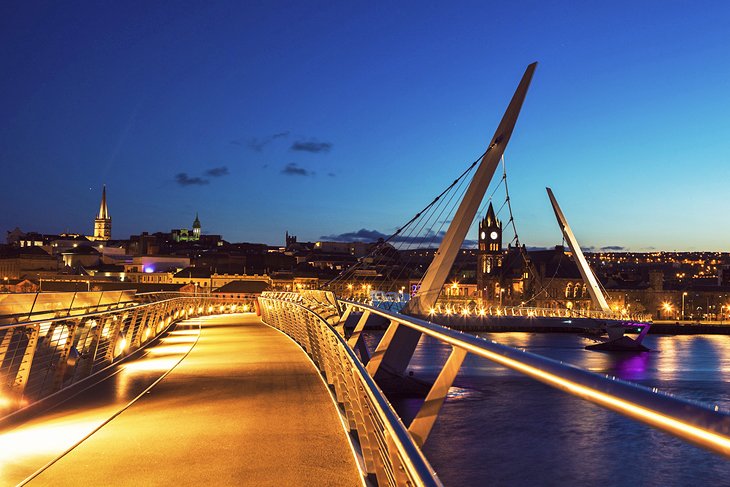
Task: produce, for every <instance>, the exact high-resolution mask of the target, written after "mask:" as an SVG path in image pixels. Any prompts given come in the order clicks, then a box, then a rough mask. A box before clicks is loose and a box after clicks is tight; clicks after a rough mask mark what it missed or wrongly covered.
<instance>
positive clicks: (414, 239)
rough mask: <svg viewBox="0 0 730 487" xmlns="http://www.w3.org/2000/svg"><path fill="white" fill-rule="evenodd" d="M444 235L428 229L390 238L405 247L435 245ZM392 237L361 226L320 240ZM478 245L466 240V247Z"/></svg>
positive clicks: (362, 240)
mask: <svg viewBox="0 0 730 487" xmlns="http://www.w3.org/2000/svg"><path fill="white" fill-rule="evenodd" d="M444 235H446V232H444V231H441V232H434V231H433V230H428V231H427V232H425V233H423V234H421V235H396V236H395V237H393V238H392V239H390V240H389V242H390V243H392V244H403V247H404V248H409V247H419V246H423V245H426V246H429V247H435V246H437V245H438V244H440V243H441V240H443V238H444ZM388 237H390V235H386V234H384V233H383V232H379V231H378V230H368V229H366V228H361V229H360V230H357V231H354V232H345V233H340V234H333V235H323V236H322V237H320V240H326V241H330V242H377V241H378V239H381V238H382V239H384V240H385V239H387V238H388ZM476 245H477V242H476V241H475V240H468V239H467V240H464V244H463V246H464V247H475V246H476Z"/></svg>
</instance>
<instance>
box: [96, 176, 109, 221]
mask: <svg viewBox="0 0 730 487" xmlns="http://www.w3.org/2000/svg"><path fill="white" fill-rule="evenodd" d="M96 218H98V219H99V220H106V219H107V218H109V208H107V207H106V184H105V185H104V188H103V189H102V190H101V205H100V206H99V216H97V217H96Z"/></svg>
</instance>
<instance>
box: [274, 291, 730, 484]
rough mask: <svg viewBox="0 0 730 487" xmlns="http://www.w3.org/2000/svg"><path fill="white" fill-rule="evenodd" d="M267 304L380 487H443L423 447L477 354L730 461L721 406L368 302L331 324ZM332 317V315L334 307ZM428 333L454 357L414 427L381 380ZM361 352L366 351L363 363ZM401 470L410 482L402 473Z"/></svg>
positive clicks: (293, 307)
mask: <svg viewBox="0 0 730 487" xmlns="http://www.w3.org/2000/svg"><path fill="white" fill-rule="evenodd" d="M260 302H261V308H262V309H261V311H262V316H263V317H264V321H265V322H266V323H267V324H270V325H271V326H274V327H276V328H278V329H280V330H282V331H284V332H285V333H287V334H288V335H290V336H291V337H293V338H294V339H295V340H296V341H297V342H298V343H299V344H300V345H301V346H302V347H303V348H304V349H305V350H306V351H307V352H308V353H309V355H310V356H311V357H312V360H313V361H314V362H315V364H317V366H318V367H319V368H320V370H321V371H322V374H323V376H325V377H326V380H327V382H328V383H329V384H331V385H332V386H333V387H334V391H335V395H336V397H337V400H338V402H340V403H341V404H342V406H343V408H344V409H345V411H346V413H347V416H348V419H350V427H351V428H352V430H353V431H356V432H357V436H358V438H361V439H362V440H361V443H362V445H363V456H364V457H365V458H366V459H367V461H366V465H367V472H369V473H375V475H376V477H377V480H378V484H379V485H402V484H403V482H406V483H410V484H412V485H418V484H421V483H423V484H427V483H429V482H431V483H438V478H437V477H435V476H434V475H435V474H434V473H433V470H432V468H431V467H430V465H429V464H428V462H427V460H426V459H425V458H424V457H423V454H422V453H421V451H420V449H419V448H418V447H419V446H421V445H423V443H424V442H425V441H426V439H427V438H428V435H429V434H430V431H431V428H432V427H433V424H434V422H435V421H436V417H437V416H438V413H439V411H440V408H441V406H442V404H443V402H444V400H445V398H446V395H447V393H448V390H449V388H450V387H451V385H452V384H453V381H454V379H455V377H456V375H457V373H458V370H459V368H460V367H461V364H462V362H463V360H464V358H465V357H466V355H468V354H473V355H476V356H479V357H482V358H485V359H487V360H490V361H492V362H494V363H497V364H500V365H503V366H505V367H508V368H510V369H512V370H515V371H517V372H520V373H521V374H524V375H526V376H528V377H531V378H533V379H535V380H538V381H540V382H543V383H545V384H547V385H550V386H552V387H554V388H556V389H559V390H562V391H564V392H567V393H569V394H571V395H574V396H577V397H580V398H582V399H585V400H587V401H590V402H593V403H595V404H598V405H600V406H603V407H605V408H607V409H610V410H613V411H616V412H618V413H620V414H622V415H624V416H627V417H629V418H632V419H634V420H638V421H640V422H643V423H645V424H648V425H650V426H652V427H654V428H656V429H659V430H662V431H664V432H667V433H670V434H672V435H674V436H676V437H679V438H681V439H683V440H685V441H688V442H691V443H694V444H696V445H699V446H702V447H704V448H706V449H709V450H711V451H713V452H715V453H719V454H721V455H724V456H727V457H730V413H728V412H727V411H725V410H721V409H720V408H719V407H718V406H716V405H715V406H711V405H707V404H703V403H699V402H695V401H688V400H685V399H681V398H678V397H675V396H672V395H669V394H666V393H663V392H661V391H659V390H657V389H656V388H647V387H644V386H640V385H637V384H633V383H630V382H627V381H623V380H620V379H617V378H616V377H613V376H609V375H601V374H596V373H593V372H589V371H587V370H583V369H580V368H578V367H575V366H573V365H569V364H566V363H563V362H559V361H556V360H552V359H549V358H546V357H543V356H540V355H536V354H533V353H529V352H526V351H524V350H520V349H517V348H513V347H509V346H505V345H500V344H498V343H496V342H494V341H489V340H485V339H483V338H478V337H476V336H473V335H470V334H468V333H463V332H460V331H456V330H452V329H449V328H445V327H442V326H439V325H436V324H434V323H430V322H427V321H423V320H420V319H416V318H412V317H409V316H405V315H401V314H396V313H391V312H388V311H384V310H382V309H379V308H375V307H372V306H369V305H365V304H361V303H356V302H351V301H339V304H338V306H337V308H339V311H340V313H341V314H340V320H339V322H337V323H336V324H335V326H332V325H330V324H328V323H327V320H325V318H323V317H321V316H319V315H318V314H317V313H316V312H315V311H314V310H312V309H309V308H308V307H307V306H309V305H310V304H311V301H309V300H307V299H305V298H304V297H303V296H301V295H298V294H296V293H278V294H277V293H264V296H263V297H262V298H261V299H260ZM317 306H319V305H317ZM330 312H331V309H328V313H330ZM357 314H359V318H358V319H357V325H356V326H355V329H354V331H353V333H352V335H351V336H350V337H349V338H348V339H347V340H346V339H345V337H344V326H343V325H344V322H345V320H346V319H347V317H348V316H350V315H353V318H354V317H356V316H357ZM373 317H378V318H377V319H378V320H380V322H381V323H382V319H383V318H385V319H386V320H389V322H390V325H389V326H388V328H387V330H386V331H385V333H384V334H383V337H382V338H381V340H380V342H379V343H378V345H377V347H376V349H375V351H374V352H372V354H371V353H370V352H369V351H368V350H367V349H366V348H365V347H364V342H363V341H362V336H361V333H362V331H363V329H364V328H365V326H366V323H367V322H368V320H370V319H371V318H373ZM330 321H332V320H330ZM404 332H405V334H404ZM404 335H405V336H404ZM422 335H428V336H430V337H432V338H434V339H436V340H438V341H439V342H441V343H444V344H448V345H450V346H451V347H452V351H451V355H450V356H449V358H448V359H447V361H446V363H445V364H444V366H443V368H442V369H441V372H440V373H439V375H438V377H437V379H436V381H435V383H434V384H433V386H432V387H431V390H430V392H429V393H428V395H427V396H426V400H425V401H424V403H423V406H422V407H421V410H420V411H419V412H418V413H417V414H416V416H415V418H414V420H413V421H412V422H411V423H410V425H409V426H408V428H406V426H405V425H404V424H403V423H402V422H401V420H400V419H399V418H398V416H397V415H396V414H395V413H394V411H393V410H392V408H391V407H390V405H389V404H388V402H387V400H386V399H385V397H384V396H383V393H382V392H381V390H380V389H379V386H378V385H377V383H376V382H375V379H374V378H378V377H379V375H378V374H379V372H381V371H383V373H385V372H387V373H388V374H393V373H394V371H395V373H396V374H397V373H398V372H399V371H400V372H401V373H402V372H403V371H404V370H405V367H406V366H407V364H408V361H409V360H410V358H411V356H412V353H413V350H414V349H415V346H416V344H417V343H418V340H419V339H420V337H421V336H422ZM409 342H410V345H409ZM354 349H357V350H359V354H360V359H358V357H357V355H356V354H355V352H354ZM371 355H372V356H371ZM399 367H400V369H399ZM378 380H379V379H378ZM367 418H370V420H368V419H367ZM358 419H359V420H358ZM393 441H396V443H395V444H394V443H393ZM401 468H402V469H403V470H402V471H403V472H405V474H406V480H404V479H402V478H397V477H395V473H397V472H400V471H401Z"/></svg>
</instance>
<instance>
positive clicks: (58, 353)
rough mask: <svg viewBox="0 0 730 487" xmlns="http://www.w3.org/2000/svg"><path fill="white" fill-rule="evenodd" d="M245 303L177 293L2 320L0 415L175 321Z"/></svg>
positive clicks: (100, 366) (88, 372)
mask: <svg viewBox="0 0 730 487" xmlns="http://www.w3.org/2000/svg"><path fill="white" fill-rule="evenodd" d="M249 309H251V310H252V309H253V303H252V302H240V301H238V300H231V299H222V298H215V297H209V296H199V297H180V296H178V297H173V298H170V299H163V300H160V301H154V302H150V303H147V304H138V305H136V306H129V307H124V308H120V309H115V310H109V311H100V312H95V313H89V314H84V315H79V316H65V317H63V318H54V319H48V320H44V321H31V322H27V323H19V324H13V325H4V326H0V417H3V416H5V415H7V414H9V413H11V412H13V411H15V410H18V409H20V408H22V407H24V406H27V405H29V404H32V403H34V402H36V401H39V400H41V399H43V398H45V397H47V396H49V395H51V394H53V393H56V392H58V391H60V390H62V389H63V388H65V387H68V386H70V385H73V384H76V383H78V382H80V381H82V380H84V379H86V378H88V377H90V376H92V375H94V374H95V373H97V372H100V371H102V370H104V369H105V368H106V367H108V366H109V365H110V364H112V363H114V362H116V361H118V360H121V359H122V358H123V357H124V356H126V355H128V354H130V353H132V352H134V351H135V350H137V349H139V348H141V347H143V346H144V345H145V344H146V343H148V342H149V341H151V340H153V339H154V338H155V337H157V336H158V335H159V334H160V333H162V332H163V331H165V330H166V329H167V328H168V327H169V326H170V325H171V324H172V323H174V322H176V321H179V320H183V319H187V318H192V317H197V316H203V315H209V314H219V313H230V312H237V311H248V310H249Z"/></svg>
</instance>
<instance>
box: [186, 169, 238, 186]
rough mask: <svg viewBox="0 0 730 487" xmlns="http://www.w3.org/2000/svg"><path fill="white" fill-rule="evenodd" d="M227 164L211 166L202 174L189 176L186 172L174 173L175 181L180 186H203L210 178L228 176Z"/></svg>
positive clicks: (208, 182)
mask: <svg viewBox="0 0 730 487" xmlns="http://www.w3.org/2000/svg"><path fill="white" fill-rule="evenodd" d="M228 174H230V173H229V172H228V167H227V166H219V167H211V168H210V169H208V170H207V171H205V174H204V175H202V176H191V175H190V174H188V173H186V172H179V173H177V174H175V182H176V183H177V184H179V185H180V186H204V185H206V184H210V178H220V177H223V176H228Z"/></svg>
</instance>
